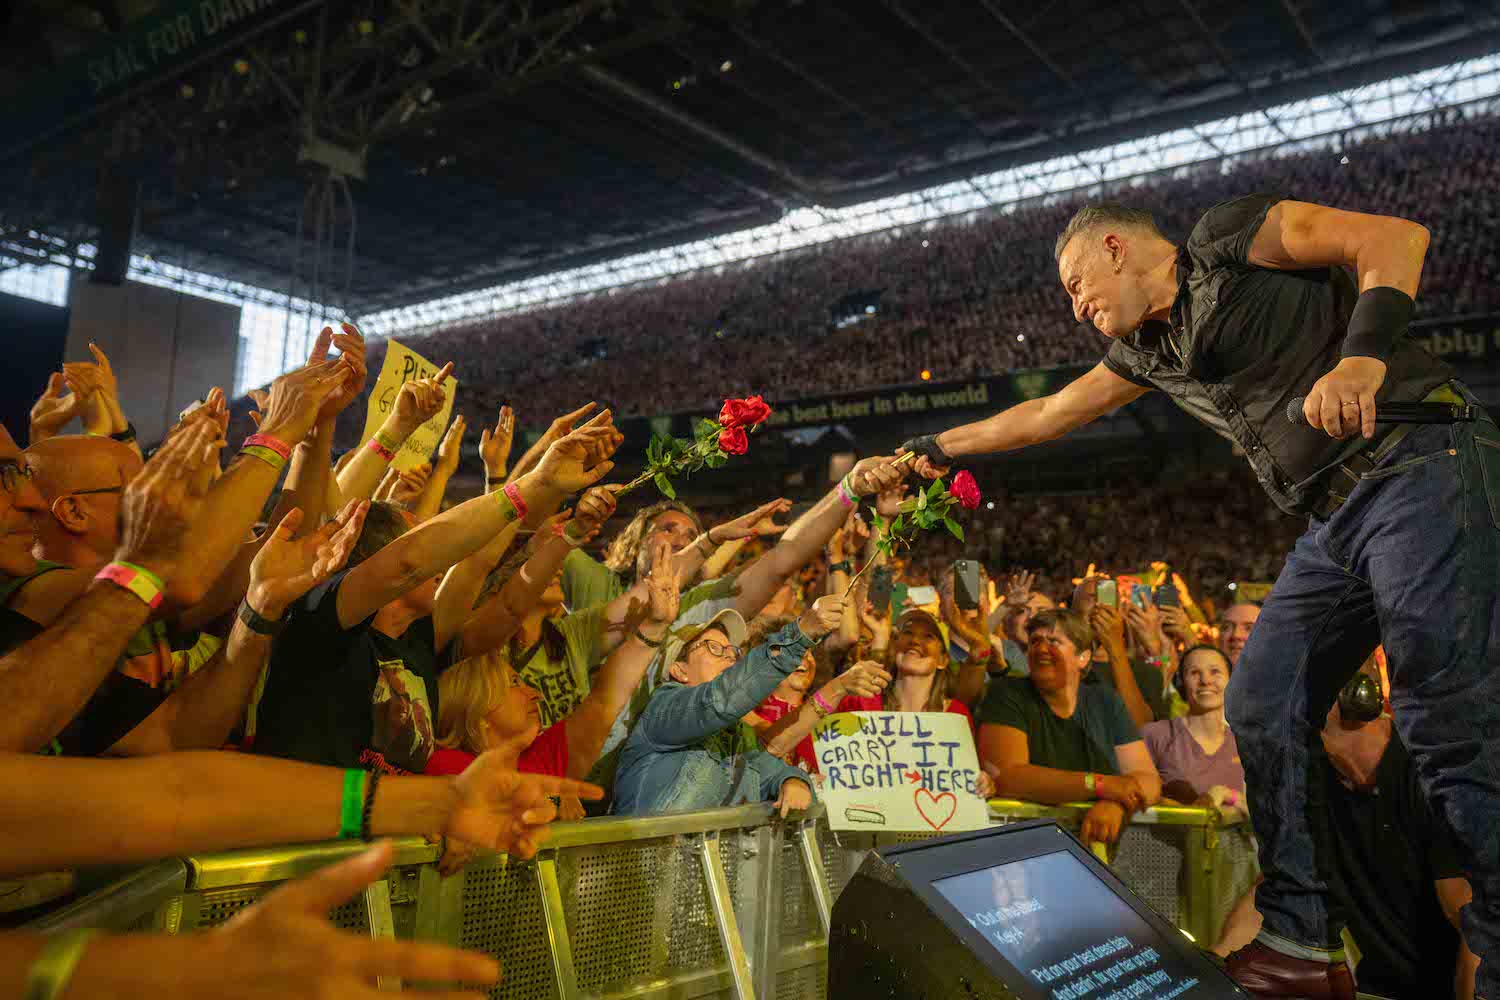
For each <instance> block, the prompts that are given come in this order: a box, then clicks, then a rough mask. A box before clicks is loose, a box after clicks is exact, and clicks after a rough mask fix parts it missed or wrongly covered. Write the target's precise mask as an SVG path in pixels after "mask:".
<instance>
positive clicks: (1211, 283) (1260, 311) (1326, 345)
mask: <svg viewBox="0 0 1500 1000" xmlns="http://www.w3.org/2000/svg"><path fill="white" fill-rule="evenodd" d="M1282 200H1283V199H1282V198H1281V197H1280V196H1279V195H1271V194H1256V195H1250V196H1248V197H1245V198H1239V199H1236V200H1234V201H1228V202H1225V203H1223V204H1222V205H1216V206H1215V207H1213V208H1211V209H1209V210H1208V211H1207V212H1205V213H1204V215H1203V218H1201V219H1200V220H1199V221H1198V225H1197V226H1195V227H1194V228H1193V232H1192V235H1191V236H1189V237H1188V241H1187V245H1186V246H1184V247H1183V248H1182V249H1181V250H1179V251H1178V257H1177V280H1178V283H1179V284H1178V292H1177V300H1176V302H1174V303H1173V305H1172V313H1171V318H1170V319H1169V320H1168V321H1167V322H1165V323H1163V322H1156V321H1153V322H1148V323H1145V324H1143V325H1142V326H1141V328H1140V329H1139V330H1137V331H1135V332H1134V333H1132V334H1130V335H1129V336H1126V337H1122V338H1120V339H1118V340H1116V341H1115V342H1114V343H1113V344H1111V345H1110V348H1109V352H1108V353H1107V354H1106V355H1105V357H1104V365H1105V367H1107V368H1108V369H1109V370H1110V371H1112V372H1114V373H1115V374H1116V375H1118V376H1120V377H1121V378H1124V379H1128V380H1129V381H1131V382H1134V383H1136V384H1137V385H1142V386H1146V387H1148V388H1155V389H1160V390H1161V391H1163V392H1165V393H1166V394H1167V395H1169V396H1171V397H1172V400H1173V402H1175V403H1176V404H1177V405H1178V406H1180V407H1181V408H1182V409H1184V410H1186V411H1187V412H1188V413H1190V414H1192V415H1193V416H1194V417H1196V418H1197V419H1198V420H1199V421H1201V422H1202V423H1204V424H1206V425H1207V426H1208V427H1210V428H1211V429H1213V430H1214V431H1215V432H1217V433H1218V434H1220V435H1221V436H1223V437H1226V438H1228V439H1229V440H1231V441H1233V442H1235V443H1236V444H1238V445H1239V446H1240V448H1241V449H1242V450H1243V451H1244V452H1245V455H1246V457H1247V458H1249V460H1250V466H1251V468H1253V469H1254V470H1255V474H1256V477H1257V478H1258V479H1259V480H1260V483H1261V486H1263V487H1264V488H1265V490H1266V492H1267V493H1268V494H1270V496H1271V499H1272V500H1274V501H1276V505H1277V506H1279V507H1280V508H1281V509H1282V510H1284V511H1286V512H1287V513H1289V514H1303V513H1306V512H1307V511H1308V510H1309V509H1310V507H1311V505H1312V504H1314V503H1315V502H1316V501H1317V500H1319V499H1320V498H1321V497H1322V496H1323V495H1324V493H1325V490H1324V488H1323V480H1324V477H1325V475H1326V473H1327V472H1328V471H1329V470H1330V469H1331V468H1333V466H1335V465H1337V464H1338V463H1339V462H1341V461H1343V460H1344V459H1346V458H1348V457H1349V456H1350V455H1352V454H1354V453H1355V452H1356V451H1359V450H1360V449H1361V448H1362V447H1364V444H1363V439H1362V438H1360V437H1359V436H1357V435H1356V436H1355V437H1352V438H1349V439H1347V440H1344V441H1338V440H1335V439H1334V438H1331V437H1329V436H1328V435H1327V434H1325V433H1323V432H1322V431H1316V430H1313V429H1312V428H1311V427H1308V426H1306V425H1305V424H1293V423H1291V422H1290V421H1288V420H1287V418H1286V405H1287V402H1288V401H1289V400H1291V399H1292V398H1293V397H1295V396H1305V395H1307V394H1308V392H1309V391H1311V389H1312V387H1313V383H1315V382H1316V381H1317V380H1318V379H1320V378H1322V377H1323V376H1324V375H1326V374H1328V373H1329V372H1330V371H1332V370H1333V369H1334V367H1336V366H1337V365H1338V363H1339V361H1340V360H1341V356H1340V345H1341V344H1342V342H1343V339H1344V334H1345V331H1346V328H1347V327H1348V325H1349V314H1350V313H1351V312H1352V311H1353V309H1354V302H1355V299H1357V298H1358V297H1359V288H1358V286H1357V285H1356V284H1355V281H1354V278H1353V277H1352V276H1351V275H1350V273H1349V272H1348V271H1347V270H1346V269H1344V268H1341V267H1336V268H1324V269H1321V270H1314V271H1277V270H1273V269H1269V268H1263V267H1256V266H1255V265H1253V264H1250V263H1249V260H1248V258H1249V253H1250V244H1251V243H1252V241H1254V239H1255V235H1256V233H1257V232H1259V231H1260V227H1261V224H1262V223H1263V222H1265V219H1266V213H1267V212H1269V211H1270V209H1271V206H1273V205H1275V204H1276V203H1277V202H1278V201H1282ZM1386 366H1387V367H1386V376H1385V382H1384V384H1383V385H1381V387H1380V391H1379V392H1378V393H1376V396H1375V398H1376V403H1377V405H1378V404H1379V403H1383V402H1392V401H1399V402H1413V401H1416V400H1420V399H1422V398H1423V397H1424V396H1426V395H1427V394H1428V393H1429V392H1431V391H1432V390H1433V389H1435V388H1437V387H1438V386H1440V385H1442V384H1443V383H1444V382H1447V381H1448V380H1449V379H1451V378H1453V376H1454V372H1453V369H1451V368H1450V367H1448V365H1446V364H1444V363H1443V362H1441V361H1438V360H1437V359H1436V358H1434V357H1432V355H1430V354H1428V353H1427V352H1426V351H1425V350H1424V349H1423V348H1421V347H1420V346H1418V345H1417V344H1416V343H1414V342H1413V341H1412V340H1410V339H1409V338H1407V337H1403V338H1401V340H1400V341H1399V342H1398V343H1397V345H1396V347H1395V348H1394V349H1393V350H1392V352H1391V354H1390V356H1389V357H1388V358H1386Z"/></svg>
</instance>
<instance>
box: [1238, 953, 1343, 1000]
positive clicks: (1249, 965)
mask: <svg viewBox="0 0 1500 1000" xmlns="http://www.w3.org/2000/svg"><path fill="white" fill-rule="evenodd" d="M1224 971H1225V972H1227V973H1229V978H1230V979H1233V980H1234V981H1235V982H1237V983H1239V984H1240V985H1241V986H1242V987H1244V988H1245V990H1246V992H1248V993H1250V994H1251V995H1252V996H1257V997H1274V998H1276V1000H1354V977H1353V976H1352V975H1351V974H1350V973H1349V966H1348V965H1347V964H1345V963H1344V962H1335V963H1332V964H1329V963H1327V962H1313V961H1309V960H1308V959H1305V958H1293V957H1292V956H1290V955H1283V954H1282V953H1281V952H1279V951H1275V950H1274V949H1271V948H1268V947H1266V946H1265V945H1263V944H1261V943H1260V942H1259V941H1252V942H1250V944H1248V945H1246V946H1245V947H1243V948H1241V949H1240V950H1239V951H1237V952H1235V953H1234V954H1233V955H1230V956H1229V958H1228V959H1226V960H1225V962H1224Z"/></svg>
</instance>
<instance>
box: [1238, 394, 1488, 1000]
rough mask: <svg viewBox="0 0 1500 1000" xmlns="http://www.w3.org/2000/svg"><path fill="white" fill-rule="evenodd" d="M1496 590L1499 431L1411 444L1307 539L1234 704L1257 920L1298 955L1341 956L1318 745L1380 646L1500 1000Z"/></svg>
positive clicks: (1482, 982)
mask: <svg viewBox="0 0 1500 1000" xmlns="http://www.w3.org/2000/svg"><path fill="white" fill-rule="evenodd" d="M1471 401H1472V400H1471ZM1497 580H1500V430H1497V428H1496V426H1495V424H1494V423H1493V422H1492V421H1491V420H1489V419H1488V418H1486V419H1485V420H1483V421H1478V422H1474V423H1464V424H1451V425H1446V424H1438V425H1426V426H1418V427H1414V428H1412V430H1411V431H1410V433H1408V434H1407V435H1406V437H1405V439H1404V440H1402V441H1401V442H1400V443H1399V444H1398V445H1397V446H1396V447H1395V448H1393V449H1392V451H1391V453H1390V454H1388V455H1386V456H1384V457H1383V458H1382V459H1381V461H1380V463H1379V465H1378V466H1377V467H1376V468H1375V469H1374V470H1373V471H1371V472H1369V473H1368V474H1366V476H1365V477H1364V479H1363V481H1361V482H1360V483H1359V484H1358V485H1357V486H1356V487H1355V488H1354V490H1353V492H1352V493H1351V494H1350V496H1349V499H1348V500H1347V501H1346V502H1345V503H1344V505H1343V506H1342V507H1340V508H1339V509H1338V510H1337V511H1335V512H1334V514H1333V515H1332V516H1331V517H1330V518H1329V519H1328V520H1326V521H1320V520H1318V519H1316V518H1314V519H1312V520H1311V521H1310V522H1309V525H1308V529H1307V532H1306V533H1305V534H1303V535H1302V537H1301V538H1300V539H1298V541H1297V545H1296V548H1294V549H1293V551H1292V554H1291V556H1290V557H1289V558H1288V559H1287V563H1286V567H1285V568H1284V569H1283V570H1282V572H1281V576H1280V577H1279V578H1278V579H1277V581H1276V586H1275V587H1274V588H1273V589H1272V591H1271V596H1270V597H1269V598H1268V599H1267V601H1266V605H1265V609H1264V610H1263V611H1262V612H1261V615H1260V618H1259V620H1258V621H1257V622H1256V625H1255V629H1254V631H1253V632H1252V633H1251V636H1250V641H1249V642H1248V643H1247V644H1246V646H1245V649H1244V652H1243V653H1241V655H1240V660H1239V663H1238V664H1237V665H1236V668H1235V671H1234V675H1233V677H1232V678H1231V680H1230V684H1229V690H1228V693H1227V696H1226V707H1227V710H1228V714H1229V723H1230V726H1231V728H1232V729H1233V730H1234V736H1235V739H1236V740H1237V741H1238V743H1239V748H1240V756H1241V759H1242V760H1243V762H1244V765H1245V778H1246V781H1247V785H1248V790H1249V800H1250V810H1251V817H1252V820H1253V822H1254V825H1255V832H1256V836H1257V837H1258V838H1259V839H1260V856H1261V866H1262V868H1263V869H1264V871H1265V881H1264V882H1263V883H1262V884H1261V887H1260V889H1259V890H1258V892H1257V894H1256V904H1257V906H1258V908H1259V909H1260V911H1261V913H1262V915H1263V916H1264V917H1265V925H1264V926H1265V929H1266V930H1267V931H1269V932H1270V933H1271V934H1272V935H1275V936H1276V937H1277V938H1280V939H1282V941H1283V942H1292V943H1294V944H1296V945H1300V946H1303V947H1306V948H1312V949H1326V950H1333V949H1337V948H1339V947H1341V945H1340V944H1339V930H1340V928H1341V927H1342V924H1343V921H1342V919H1341V917H1340V914H1339V913H1338V911H1337V909H1336V908H1332V909H1331V907H1330V901H1329V897H1328V883H1327V880H1326V879H1325V877H1324V874H1323V873H1324V872H1327V871H1329V862H1328V855H1327V853H1326V852H1327V851H1328V849H1329V847H1328V838H1327V836H1326V834H1325V833H1324V831H1323V828H1322V824H1321V822H1320V821H1319V820H1318V817H1321V816H1323V815H1325V812H1324V790H1323V787H1322V780H1323V779H1322V778H1321V777H1320V776H1321V775H1324V774H1326V773H1327V768H1326V767H1324V766H1322V760H1323V757H1324V751H1323V746H1322V742H1321V740H1320V738H1319V735H1318V733H1319V730H1320V729H1321V728H1322V726H1323V723H1324V719H1325V717H1326V715H1327V713H1328V710H1329V709H1330V708H1332V706H1333V702H1334V700H1335V698H1336V697H1337V694H1338V691H1339V688H1341V687H1342V686H1343V684H1344V683H1345V681H1347V680H1348V679H1349V677H1351V676H1352V675H1353V674H1354V672H1355V671H1356V670H1358V669H1359V667H1360V665H1361V664H1362V663H1363V662H1364V661H1365V659H1366V658H1367V657H1368V656H1369V655H1370V653H1371V652H1372V651H1373V650H1374V648H1375V646H1376V645H1377V644H1380V643H1383V644H1384V645H1385V651H1386V655H1387V657H1388V660H1389V667H1390V674H1391V685H1392V691H1391V704H1392V707H1393V709H1394V711H1395V724H1396V727H1397V729H1398V731H1399V732H1400V734H1401V737H1402V739H1403V740H1404V741H1405V743H1406V745H1407V747H1409V748H1410V750H1411V755H1412V758H1413V760H1414V761H1415V762H1416V766H1417V772H1418V775H1419V777H1420V778H1421V781H1422V786H1423V788H1424V789H1425V790H1426V792H1427V796H1428V800H1429V801H1430V802H1431V803H1432V804H1433V806H1434V809H1435V810H1437V811H1439V812H1441V813H1442V815H1443V816H1445V817H1446V818H1447V821H1448V823H1449V825H1450V826H1452V828H1453V830H1454V832H1455V833H1456V834H1457V835H1458V839H1459V841H1460V842H1461V844H1462V845H1463V848H1464V850H1465V853H1466V854H1467V855H1468V856H1467V858H1466V864H1467V866H1468V868H1469V878H1470V882H1471V884H1472V886H1473V889H1474V901H1473V903H1471V904H1470V905H1469V906H1467V907H1465V909H1464V921H1463V925H1464V933H1465V937H1466V939H1467V941H1468V944H1469V946H1470V947H1471V948H1472V949H1473V950H1474V952H1475V954H1477V955H1479V957H1480V959H1481V960H1482V966H1481V969H1480V973H1479V992H1480V993H1481V994H1484V995H1487V996H1489V997H1492V998H1495V997H1500V583H1497ZM1372 875H1373V876H1374V877H1376V878H1378V873H1372ZM1271 943H1272V944H1273V946H1274V945H1275V943H1276V942H1271Z"/></svg>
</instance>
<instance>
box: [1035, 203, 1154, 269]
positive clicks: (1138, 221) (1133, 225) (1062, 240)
mask: <svg viewBox="0 0 1500 1000" xmlns="http://www.w3.org/2000/svg"><path fill="white" fill-rule="evenodd" d="M1100 226H1121V227H1124V228H1127V229H1144V230H1146V231H1147V232H1149V233H1153V234H1155V235H1157V236H1161V234H1162V233H1161V230H1160V229H1158V228H1157V227H1156V219H1154V218H1153V217H1152V215H1151V213H1150V212H1148V211H1146V210H1145V209H1144V208H1130V207H1129V206H1126V205H1122V204H1120V203H1119V202H1118V201H1101V202H1099V203H1098V204H1096V205H1085V206H1084V207H1083V208H1080V209H1079V210H1078V211H1077V212H1075V213H1074V214H1073V218H1071V219H1069V220H1068V226H1067V228H1066V229H1064V230H1063V231H1062V235H1061V236H1059V237H1058V238H1057V245H1056V246H1055V247H1053V248H1052V259H1053V260H1054V261H1059V260H1062V255H1063V251H1064V250H1065V249H1067V246H1068V244H1069V243H1071V242H1072V241H1073V237H1075V236H1077V235H1078V234H1079V233H1084V232H1088V231H1090V230H1092V229H1097V228H1098V227H1100Z"/></svg>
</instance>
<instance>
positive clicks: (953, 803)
mask: <svg viewBox="0 0 1500 1000" xmlns="http://www.w3.org/2000/svg"><path fill="white" fill-rule="evenodd" d="M912 799H913V800H914V801H915V802H916V804H917V812H919V813H921V814H922V818H923V819H924V820H926V821H927V825H928V826H930V827H932V828H933V829H934V830H941V829H942V828H943V827H945V826H947V825H948V823H949V821H950V820H952V819H953V815H954V813H956V812H958V796H956V795H954V794H953V793H952V792H944V793H943V794H941V795H933V794H932V793H931V792H929V791H928V790H927V789H925V788H918V789H917V791H916V794H914V795H913V796H912ZM944 799H946V800H947V802H946V803H945V802H944V801H943V800H944Z"/></svg>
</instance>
